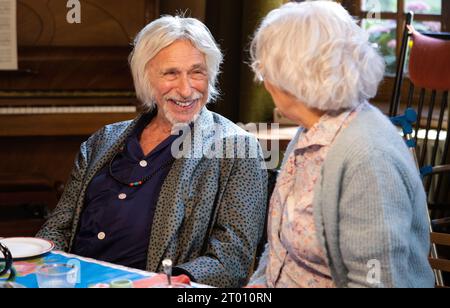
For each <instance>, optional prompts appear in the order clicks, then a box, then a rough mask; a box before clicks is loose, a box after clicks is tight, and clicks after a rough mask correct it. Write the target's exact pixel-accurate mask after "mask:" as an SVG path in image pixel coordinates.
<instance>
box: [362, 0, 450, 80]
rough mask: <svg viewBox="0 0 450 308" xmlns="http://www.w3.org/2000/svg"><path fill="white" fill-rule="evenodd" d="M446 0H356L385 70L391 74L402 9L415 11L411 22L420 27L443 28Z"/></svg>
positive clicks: (434, 29)
mask: <svg viewBox="0 0 450 308" xmlns="http://www.w3.org/2000/svg"><path fill="white" fill-rule="evenodd" d="M444 1H445V0H359V1H355V2H359V10H358V11H359V17H360V20H361V25H362V27H363V28H364V29H366V30H367V31H368V33H369V35H370V41H371V42H372V43H373V44H374V45H375V46H376V47H377V48H378V49H379V50H380V52H381V53H382V55H383V56H384V58H385V60H386V74H387V75H394V74H395V68H396V65H397V61H396V55H397V51H398V48H399V42H400V40H401V36H402V29H403V25H404V22H405V13H407V12H409V11H412V12H414V13H415V14H414V26H415V28H416V29H417V30H419V31H432V32H438V31H442V30H443V28H444V27H443V24H445V23H444V21H443V14H442V9H443V2H444Z"/></svg>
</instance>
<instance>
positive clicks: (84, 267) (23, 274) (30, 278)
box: [14, 251, 209, 288]
mask: <svg viewBox="0 0 450 308" xmlns="http://www.w3.org/2000/svg"><path fill="white" fill-rule="evenodd" d="M51 263H69V264H71V265H75V266H76V267H78V268H79V276H78V277H79V279H78V282H77V284H76V285H75V288H88V287H90V286H92V285H95V284H106V283H110V282H111V281H113V280H116V279H120V280H122V279H128V280H131V281H133V282H134V283H135V286H136V285H142V282H145V281H148V280H149V279H150V278H154V277H155V276H156V274H155V273H150V272H146V271H142V270H137V269H132V268H128V267H124V266H120V265H115V264H111V263H107V262H102V261H98V260H94V259H89V258H84V257H80V256H77V255H73V254H68V253H64V252H61V251H53V252H51V253H49V254H47V255H46V256H44V257H41V258H37V259H33V260H27V261H15V262H14V268H15V269H16V271H17V277H16V279H15V282H16V283H19V284H21V285H23V286H25V287H27V288H38V283H37V278H36V274H35V273H36V270H37V268H38V267H39V266H41V265H43V264H51ZM140 282H141V283H140ZM191 285H192V286H193V287H195V288H208V287H209V286H206V285H201V284H196V283H191Z"/></svg>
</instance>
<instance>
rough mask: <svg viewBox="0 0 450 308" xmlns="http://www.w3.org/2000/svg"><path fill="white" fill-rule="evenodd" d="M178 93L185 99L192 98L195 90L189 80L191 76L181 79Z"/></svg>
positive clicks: (183, 76) (184, 76)
mask: <svg viewBox="0 0 450 308" xmlns="http://www.w3.org/2000/svg"><path fill="white" fill-rule="evenodd" d="M178 91H179V94H180V95H181V96H182V97H183V98H189V97H191V95H192V91H193V90H192V86H191V81H190V80H189V76H187V75H182V76H181V77H180V79H179V84H178Z"/></svg>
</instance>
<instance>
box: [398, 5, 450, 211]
mask: <svg viewBox="0 0 450 308" xmlns="http://www.w3.org/2000/svg"><path fill="white" fill-rule="evenodd" d="M413 17H414V15H413V13H409V14H408V15H407V20H406V24H405V28H404V37H403V40H402V45H401V48H400V56H399V62H398V65H397V75H396V78H395V86H394V91H393V95H392V99H391V105H390V108H389V115H390V116H391V117H393V116H396V115H397V114H399V109H400V107H402V108H405V109H406V108H414V109H415V110H416V111H417V113H418V121H417V122H416V124H415V129H414V139H415V142H416V144H417V160H418V163H419V166H420V167H421V168H423V167H425V166H428V165H431V166H436V165H444V164H448V163H450V152H449V146H450V134H449V133H448V132H447V131H448V126H449V125H448V118H449V115H450V114H449V111H448V105H449V90H450V33H418V32H413V33H410V31H409V29H408V26H410V25H411V24H412V21H413V19H414V18H413ZM408 51H410V61H409V67H408V68H409V74H408V77H409V78H408V79H409V90H408V95H407V99H406V100H403V99H402V97H401V93H402V84H403V79H404V73H403V72H404V68H405V65H406V61H407V58H408V56H407V55H408ZM424 184H425V189H426V191H427V194H428V196H429V198H430V200H431V201H430V204H433V206H434V207H436V208H437V207H441V208H442V207H443V205H442V204H444V206H445V207H448V201H449V199H450V192H449V191H448V186H450V178H449V176H448V175H439V176H437V177H435V178H434V180H433V181H432V180H431V177H429V178H426V179H425V183H424ZM446 188H447V189H446ZM447 215H448V213H447Z"/></svg>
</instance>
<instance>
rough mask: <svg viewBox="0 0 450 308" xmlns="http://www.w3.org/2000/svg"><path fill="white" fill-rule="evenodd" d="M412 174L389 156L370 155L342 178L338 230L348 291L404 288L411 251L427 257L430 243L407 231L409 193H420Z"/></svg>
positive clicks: (411, 208)
mask: <svg viewBox="0 0 450 308" xmlns="http://www.w3.org/2000/svg"><path fill="white" fill-rule="evenodd" d="M413 172H414V171H413ZM411 174H412V173H410V174H408V172H407V171H406V170H405V168H402V166H400V165H399V164H398V162H394V159H392V158H391V157H390V156H389V155H372V156H371V159H370V160H369V159H366V160H364V161H362V162H360V163H359V164H358V165H357V166H355V167H353V168H351V169H349V170H348V171H347V172H346V175H345V176H344V179H343V183H342V194H341V198H340V201H339V222H338V223H339V228H338V230H339V247H340V252H341V254H342V260H343V263H344V265H345V267H346V272H347V281H348V285H347V286H348V287H383V288H384V287H406V286H407V285H405V284H406V283H407V281H408V279H407V276H406V275H407V273H408V272H409V271H410V269H409V268H408V262H406V259H407V258H408V257H409V256H410V249H417V250H420V249H421V248H422V249H425V252H424V253H425V256H426V249H427V244H428V243H420V241H419V239H418V238H417V237H416V236H415V233H416V232H413V228H415V227H416V226H413V225H411V222H412V217H413V211H414V204H415V203H416V200H414V199H415V196H416V194H415V193H414V192H413V191H414V190H416V191H417V190H419V191H420V190H423V187H422V186H421V185H420V181H412V180H411ZM416 176H417V177H418V175H416ZM412 183H419V186H417V185H416V186H417V187H414V185H413V184H412ZM419 196H420V194H419ZM424 201H425V200H424ZM424 207H425V204H424ZM416 210H417V209H416ZM424 219H425V216H424ZM422 244H425V245H422ZM428 247H429V246H428Z"/></svg>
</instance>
